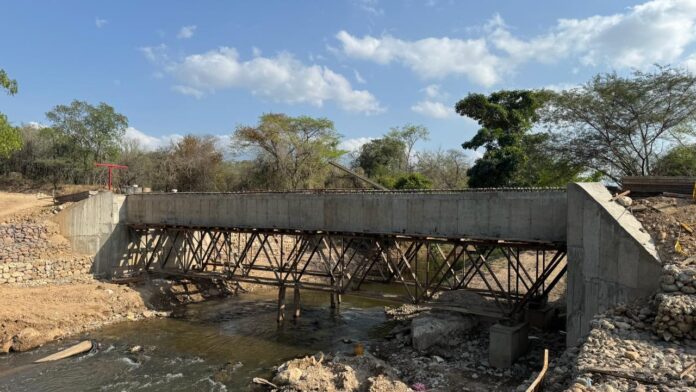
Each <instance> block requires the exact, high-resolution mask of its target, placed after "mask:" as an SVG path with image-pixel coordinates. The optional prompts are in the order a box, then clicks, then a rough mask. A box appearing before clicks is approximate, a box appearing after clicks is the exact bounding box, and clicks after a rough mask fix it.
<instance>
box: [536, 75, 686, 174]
mask: <svg viewBox="0 0 696 392" xmlns="http://www.w3.org/2000/svg"><path fill="white" fill-rule="evenodd" d="M695 102H696V76H694V75H693V74H691V73H689V72H688V71H687V70H684V69H674V68H669V67H659V66H658V67H657V68H656V69H655V70H654V71H651V72H642V71H635V72H633V74H632V75H630V76H619V75H617V74H616V73H608V74H600V75H597V76H595V77H594V78H593V79H592V80H590V81H589V82H588V83H587V84H585V85H584V86H582V87H578V88H575V89H571V90H567V91H562V92H560V93H554V94H553V95H552V100H551V105H549V106H548V110H547V111H546V112H545V113H544V122H545V123H546V124H547V127H548V129H549V130H550V131H551V132H553V133H554V136H555V137H556V138H557V139H558V142H559V145H560V147H561V148H559V153H561V154H563V155H566V156H568V157H570V159H572V160H573V161H574V162H576V163H578V164H581V165H583V166H585V167H587V168H590V169H594V170H597V171H599V172H601V173H602V174H604V175H606V176H607V177H609V178H611V179H613V180H615V181H617V182H619V181H620V178H621V177H622V176H630V175H652V174H653V172H654V169H655V165H656V164H657V162H658V160H659V157H660V155H661V154H662V153H663V152H664V150H665V149H667V148H668V147H669V146H670V145H674V144H679V143H683V142H685V141H686V140H687V139H688V138H689V137H690V136H692V135H694V134H695V133H694V125H695V124H694V119H695V115H696V104H694V103H695Z"/></svg>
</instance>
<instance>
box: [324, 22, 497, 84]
mask: <svg viewBox="0 0 696 392" xmlns="http://www.w3.org/2000/svg"><path fill="white" fill-rule="evenodd" d="M336 38H337V39H338V40H339V41H340V42H341V45H342V51H343V53H344V54H346V55H347V56H349V57H352V58H357V59H362V60H371V61H374V62H376V63H378V64H383V65H384V64H389V63H392V62H397V63H400V64H403V65H404V66H406V67H408V68H410V69H411V70H412V71H414V72H415V73H416V74H418V75H419V76H421V77H423V78H426V79H438V78H444V77H446V76H449V75H463V76H466V77H467V78H468V79H469V80H471V81H472V82H474V83H477V84H480V85H484V86H490V85H492V84H494V83H496V82H498V81H499V80H500V72H501V69H502V68H504V64H502V63H501V61H500V59H499V58H498V57H497V56H496V55H494V54H492V53H491V52H490V51H489V49H488V47H487V45H486V40H485V39H483V38H479V39H454V38H448V37H443V38H424V39H421V40H417V41H405V40H401V39H398V38H394V37H392V36H390V35H385V36H382V37H373V36H370V35H366V36H363V37H356V36H353V35H351V34H349V33H348V32H346V31H340V32H339V33H338V34H336Z"/></svg>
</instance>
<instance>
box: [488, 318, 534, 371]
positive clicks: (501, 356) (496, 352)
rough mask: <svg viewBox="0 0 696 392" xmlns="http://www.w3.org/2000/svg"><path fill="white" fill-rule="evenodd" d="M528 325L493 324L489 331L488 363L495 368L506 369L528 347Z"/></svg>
mask: <svg viewBox="0 0 696 392" xmlns="http://www.w3.org/2000/svg"><path fill="white" fill-rule="evenodd" d="M528 339H529V324H527V323H519V324H515V325H503V324H495V325H493V326H492V327H491V329H490V342H489V346H488V362H489V363H490V364H491V366H493V367H496V368H508V367H510V366H512V365H513V364H514V363H515V361H516V360H517V358H519V357H521V356H522V355H524V353H525V352H527V348H528V347H529V340H528Z"/></svg>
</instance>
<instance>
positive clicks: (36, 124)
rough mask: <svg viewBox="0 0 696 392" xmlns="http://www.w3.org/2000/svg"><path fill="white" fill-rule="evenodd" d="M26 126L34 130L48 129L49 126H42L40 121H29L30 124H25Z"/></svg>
mask: <svg viewBox="0 0 696 392" xmlns="http://www.w3.org/2000/svg"><path fill="white" fill-rule="evenodd" d="M24 125H25V126H27V127H29V128H32V129H43V128H48V125H46V124H42V123H40V122H38V121H29V122H28V123H26V124H24Z"/></svg>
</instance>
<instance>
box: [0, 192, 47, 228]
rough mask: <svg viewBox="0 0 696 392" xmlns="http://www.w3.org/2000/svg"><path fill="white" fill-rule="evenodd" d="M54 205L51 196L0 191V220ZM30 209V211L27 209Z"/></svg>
mask: <svg viewBox="0 0 696 392" xmlns="http://www.w3.org/2000/svg"><path fill="white" fill-rule="evenodd" d="M51 205H53V200H52V198H51V197H50V196H46V195H43V196H40V195H37V194H31V195H29V194H24V193H5V192H0V222H2V221H5V220H6V219H8V218H11V217H12V216H13V215H15V214H17V213H20V212H31V211H34V212H38V211H39V210H41V209H42V208H45V207H50V206H51ZM27 210H29V211H27Z"/></svg>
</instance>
